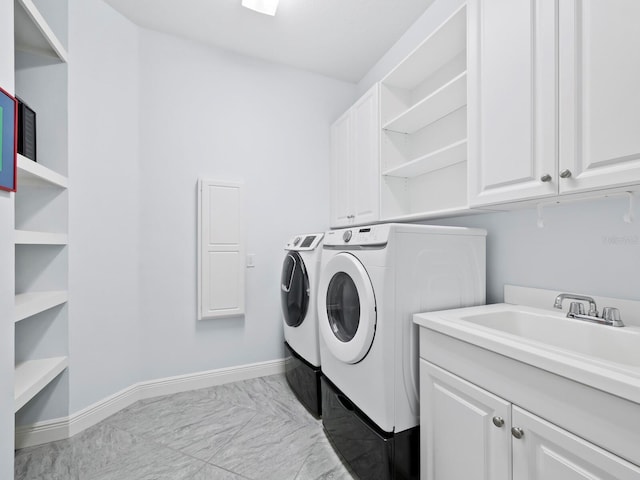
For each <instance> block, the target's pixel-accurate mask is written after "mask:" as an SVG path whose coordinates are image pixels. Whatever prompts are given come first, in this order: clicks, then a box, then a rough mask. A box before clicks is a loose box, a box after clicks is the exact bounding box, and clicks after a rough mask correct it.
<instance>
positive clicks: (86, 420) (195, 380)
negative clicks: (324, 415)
mask: <svg viewBox="0 0 640 480" xmlns="http://www.w3.org/2000/svg"><path fill="white" fill-rule="evenodd" d="M284 366H285V360H284V359H280V360H272V361H269V362H261V363H252V364H249V365H240V366H238V367H230V368H220V369H217V370H209V371H206V372H197V373H192V374H187V375H178V376H175V377H166V378H159V379H156V380H149V381H145V382H139V383H136V384H134V385H131V386H130V387H127V388H125V389H123V390H121V391H119V392H117V393H115V394H113V395H111V396H109V397H107V398H104V399H102V400H100V401H98V402H96V403H94V404H93V405H89V406H88V407H86V408H84V409H82V410H80V411H79V412H75V413H72V414H71V415H69V416H68V417H63V418H56V419H53V420H46V421H44V422H37V423H34V424H32V425H25V426H21V427H17V428H16V437H15V448H16V449H19V448H25V447H31V446H34V445H41V444H43V443H48V442H54V441H56V440H63V439H65V438H69V437H72V436H73V435H76V434H77V433H80V432H82V431H83V430H86V429H87V428H89V427H92V426H93V425H95V424H97V423H99V422H101V421H102V420H104V419H105V418H107V417H109V416H111V415H113V414H114V413H117V412H119V411H120V410H122V409H123V408H126V407H128V406H129V405H131V404H133V403H135V402H137V401H138V400H142V399H145V398H153V397H159V396H162V395H171V394H173V393H180V392H186V391H189V390H198V389H200V388H207V387H214V386H216V385H222V384H224V383H230V382H238V381H240V380H248V379H250V378H258V377H265V376H268V375H274V374H277V373H283V372H284V368H285V367H284Z"/></svg>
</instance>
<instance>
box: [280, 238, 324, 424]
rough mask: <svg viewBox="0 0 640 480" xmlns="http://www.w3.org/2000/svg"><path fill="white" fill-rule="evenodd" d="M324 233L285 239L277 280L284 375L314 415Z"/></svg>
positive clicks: (317, 404) (317, 397) (318, 410)
mask: <svg viewBox="0 0 640 480" xmlns="http://www.w3.org/2000/svg"><path fill="white" fill-rule="evenodd" d="M323 236H324V234H323V233H313V234H303V235H296V236H294V237H293V238H292V239H291V240H290V241H289V242H288V243H287V245H286V247H285V250H286V252H287V254H286V256H285V258H284V263H283V265H282V275H281V281H280V300H281V304H282V316H283V325H284V339H285V341H284V346H285V355H286V367H285V376H286V378H287V381H288V383H289V385H290V386H291V389H292V390H293V392H294V393H295V394H296V396H297V397H298V399H299V400H300V402H301V403H302V404H303V405H304V406H305V407H306V408H307V409H308V410H309V411H310V412H311V413H312V414H313V415H315V416H316V417H319V416H320V413H321V402H320V346H319V336H318V309H317V306H316V299H317V291H318V278H319V276H320V258H321V255H322V238H323Z"/></svg>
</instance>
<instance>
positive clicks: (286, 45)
mask: <svg viewBox="0 0 640 480" xmlns="http://www.w3.org/2000/svg"><path fill="white" fill-rule="evenodd" d="M105 2H106V3H108V4H109V5H111V6H112V7H113V8H115V9H116V10H117V11H119V12H120V13H122V14H123V15H124V16H126V17H128V18H129V19H130V20H131V21H133V22H134V23H135V24H137V25H139V26H141V27H144V28H148V29H152V30H157V31H160V32H166V33H171V34H174V35H178V36H181V37H184V38H189V39H192V40H196V41H199V42H202V43H205V44H208V45H212V46H216V47H221V48H224V49H227V50H231V51H234V52H237V53H240V54H243V55H248V56H252V57H257V58H262V59H264V60H268V61H271V62H277V63H282V64H285V65H289V66H292V67H296V68H301V69H304V70H310V71H313V72H316V73H320V74H323V75H327V76H330V77H334V78H337V79H340V80H345V81H348V82H358V81H359V80H361V79H362V77H363V76H364V75H365V74H366V73H367V72H368V71H369V69H370V68H371V67H372V66H373V65H374V64H375V63H376V62H377V61H378V60H379V59H380V57H382V55H384V54H385V53H386V52H387V50H389V48H390V47H391V46H392V45H393V44H394V43H395V42H396V41H397V40H398V39H399V38H400V37H401V36H402V34H403V33H404V32H405V31H406V30H407V29H408V28H409V27H410V26H411V25H412V24H413V22H415V21H416V20H417V19H418V17H420V15H421V14H422V13H423V12H424V11H425V10H426V9H427V7H428V6H429V5H430V4H431V3H433V0H280V5H279V7H278V11H277V13H276V15H275V17H271V16H268V15H263V14H261V13H257V12H254V11H252V10H249V9H247V8H243V7H242V6H241V0H105Z"/></svg>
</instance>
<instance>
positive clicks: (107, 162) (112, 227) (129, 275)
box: [69, 0, 143, 413]
mask: <svg viewBox="0 0 640 480" xmlns="http://www.w3.org/2000/svg"><path fill="white" fill-rule="evenodd" d="M69 92H70V93H69V99H70V100H69V132H70V135H69V137H70V138H69V150H70V158H69V184H70V188H69V243H70V245H69V292H70V296H69V349H70V352H69V357H70V366H69V375H70V379H69V389H70V405H69V411H70V413H74V412H77V411H78V410H80V409H82V408H84V407H86V406H88V405H90V404H92V403H94V402H96V401H98V400H101V399H103V398H105V397H108V396H110V395H112V394H113V393H115V392H117V391H119V390H121V389H123V388H125V387H128V386H130V385H131V384H133V383H135V382H137V381H139V380H140V378H141V371H142V362H143V358H142V357H141V355H140V343H139V342H140V316H139V293H140V289H139V282H138V280H139V227H138V222H139V201H140V195H139V193H140V192H139V191H138V188H139V183H138V180H139V142H138V123H139V117H138V30H137V28H136V27H134V26H133V25H132V24H131V23H130V22H129V21H127V20H124V19H123V18H122V16H120V15H119V14H117V13H116V12H115V11H114V10H112V9H111V7H108V6H106V4H104V3H103V2H102V1H100V0H71V1H70V4H69Z"/></svg>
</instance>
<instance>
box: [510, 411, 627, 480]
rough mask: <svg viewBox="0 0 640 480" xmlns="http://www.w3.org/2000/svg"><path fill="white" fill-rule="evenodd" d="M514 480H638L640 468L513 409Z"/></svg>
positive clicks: (533, 416)
mask: <svg viewBox="0 0 640 480" xmlns="http://www.w3.org/2000/svg"><path fill="white" fill-rule="evenodd" d="M512 422H513V427H514V428H519V429H520V430H521V431H522V432H523V435H522V437H521V438H519V439H517V438H515V437H514V438H513V441H512V444H513V478H514V480H587V479H588V480H592V479H596V478H597V479H599V480H638V479H640V468H638V467H636V466H634V465H632V464H631V463H629V462H626V461H624V460H622V459H621V458H619V457H617V456H615V455H612V454H611V453H609V452H607V451H605V450H602V449H601V448H599V447H596V446H595V445H593V444H591V443H589V442H587V441H585V440H583V439H581V438H579V437H576V436H575V435H572V434H571V433H569V432H567V431H566V430H563V429H561V428H559V427H557V426H555V425H553V424H551V423H549V422H546V421H545V420H542V419H541V418H539V417H536V416H535V415H533V414H531V413H529V412H527V411H525V410H522V409H521V408H519V407H517V406H515V405H514V406H513V407H512Z"/></svg>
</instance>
